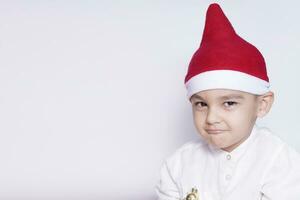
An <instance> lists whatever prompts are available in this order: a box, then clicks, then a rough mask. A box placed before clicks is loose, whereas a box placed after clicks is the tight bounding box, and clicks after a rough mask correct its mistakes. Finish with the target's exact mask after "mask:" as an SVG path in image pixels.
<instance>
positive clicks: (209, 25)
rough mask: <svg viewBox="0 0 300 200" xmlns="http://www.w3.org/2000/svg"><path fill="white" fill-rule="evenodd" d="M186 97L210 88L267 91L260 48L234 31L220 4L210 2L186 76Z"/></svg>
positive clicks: (267, 85)
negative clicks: (200, 36)
mask: <svg viewBox="0 0 300 200" xmlns="http://www.w3.org/2000/svg"><path fill="white" fill-rule="evenodd" d="M185 86H186V88H187V91H188V98H190V97H191V96H192V95H193V94H195V93H197V92H200V91H203V90H209V89H232V90H239V91H244V92H248V93H252V94H264V93H266V92H268V91H269V87H270V84H269V78H268V76H267V70H266V64H265V61H264V58H263V56H262V54H261V53H260V52H259V50H258V49H257V48H256V47H255V46H253V45H252V44H250V43H248V42H247V41H245V40H244V39H242V38H241V37H240V36H239V35H237V34H236V32H235V30H234V29H233V27H232V25H231V23H230V22H229V20H228V19H227V17H226V16H225V14H224V13H223V11H222V9H221V7H220V6H219V5H218V4H216V3H214V4H211V5H210V6H209V8H208V9H207V13H206V21H205V27H204V32H203V37H202V41H201V44H200V47H199V49H198V50H197V51H196V52H195V53H194V55H193V57H192V60H191V62H190V64H189V68H188V72H187V75H186V77H185Z"/></svg>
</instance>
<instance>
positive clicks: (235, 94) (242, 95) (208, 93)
mask: <svg viewBox="0 0 300 200" xmlns="http://www.w3.org/2000/svg"><path fill="white" fill-rule="evenodd" d="M249 98H255V95H254V94H250V93H247V92H242V91H238V90H227V89H213V90H205V91H201V92H198V93H196V94H194V95H193V96H192V97H191V100H192V99H203V100H208V99H220V100H223V99H249Z"/></svg>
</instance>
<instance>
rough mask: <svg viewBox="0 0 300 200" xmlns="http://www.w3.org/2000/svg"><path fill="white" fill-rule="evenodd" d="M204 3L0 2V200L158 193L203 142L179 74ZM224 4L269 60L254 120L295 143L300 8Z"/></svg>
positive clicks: (298, 136) (257, 0) (299, 138)
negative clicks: (161, 180)
mask: <svg viewBox="0 0 300 200" xmlns="http://www.w3.org/2000/svg"><path fill="white" fill-rule="evenodd" d="M209 3H211V1H203V0H198V1H196V0H190V1H181V0H151V1H150V0H148V1H147V0H144V1H143V0H139V1H137V0H136V1H134V0H127V1H117V0H111V1H108V0H107V1H84V0H82V1H54V0H53V1H31V0H28V1H8V0H7V1H0V199H5V200H19V199H20V200H21V199H22V200H24V199H30V200H35V199H39V200H42V199H49V200H50V199H55V200H56V199H70V200H73V199H82V200H90V199H111V200H112V199H120V200H121V199H122V200H126V199H128V200H141V199H143V200H144V199H149V200H151V199H153V197H154V196H155V193H154V185H155V184H156V182H157V180H158V173H159V168H160V165H161V163H162V161H163V159H164V158H166V157H167V156H169V155H170V154H171V153H172V152H174V150H175V149H176V148H178V147H179V146H180V145H182V144H183V143H185V142H186V141H188V140H191V139H195V138H197V137H198V136H197V133H196V131H195V129H194V127H193V123H192V115H191V108H190V105H189V103H188V101H187V99H186V96H185V95H186V91H185V88H184V84H183V80H184V76H185V73H186V70H187V66H188V63H189V61H190V58H191V56H192V54H193V53H194V51H195V50H196V49H197V48H198V46H199V43H200V40H201V35H202V31H203V25H204V17H205V12H206V9H207V6H208V5H209ZM219 3H220V4H221V6H222V8H223V10H224V12H225V13H226V14H227V16H228V18H229V19H230V20H231V22H232V24H233V26H234V27H235V29H236V31H237V32H238V33H239V34H240V35H241V36H242V37H243V38H245V39H246V40H247V41H249V42H251V43H253V44H254V45H255V46H257V47H258V48H259V49H260V50H261V52H262V53H263V55H264V56H265V59H266V62H267V66H268V72H269V77H270V81H271V85H272V90H273V91H274V92H275V96H276V101H275V104H274V106H273V109H272V111H271V112H270V114H269V115H268V116H267V117H266V118H265V119H263V120H262V121H260V124H262V125H266V126H268V127H269V128H271V129H272V130H273V131H275V132H276V133H277V134H278V135H279V136H280V137H281V138H282V139H283V140H285V141H286V142H287V143H289V144H290V145H291V146H294V147H295V148H296V149H298V150H300V131H299V129H300V123H299V116H298V113H299V111H300V109H299V107H300V95H299V84H300V79H299V73H300V70H299V68H300V60H299V52H300V41H299V35H300V28H299V18H300V12H299V6H300V3H298V1H296V0H294V1H290V0H287V1H271V0H269V1H267V0H265V1H261V0H252V1H247V2H245V1H233V0H227V1H219Z"/></svg>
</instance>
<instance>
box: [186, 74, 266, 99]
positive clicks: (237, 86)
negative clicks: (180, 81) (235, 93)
mask: <svg viewBox="0 0 300 200" xmlns="http://www.w3.org/2000/svg"><path fill="white" fill-rule="evenodd" d="M185 86H186V89H187V97H188V99H189V98H190V97H191V96H192V95H193V94H195V93H198V92H201V91H203V90H210V89H231V90H239V91H243V92H248V93H252V94H257V95H261V94H264V93H266V92H268V91H270V89H269V88H270V83H269V82H267V81H265V80H262V79H260V78H257V77H255V76H251V75H249V74H246V73H243V72H239V71H234V70H213V71H207V72H203V73H200V74H198V75H196V76H194V77H192V78H191V79H190V80H189V81H187V82H186V84H185Z"/></svg>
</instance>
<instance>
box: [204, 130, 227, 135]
mask: <svg viewBox="0 0 300 200" xmlns="http://www.w3.org/2000/svg"><path fill="white" fill-rule="evenodd" d="M205 131H206V132H207V133H208V134H210V135H218V134H221V133H223V132H224V131H226V130H222V129H205Z"/></svg>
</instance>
